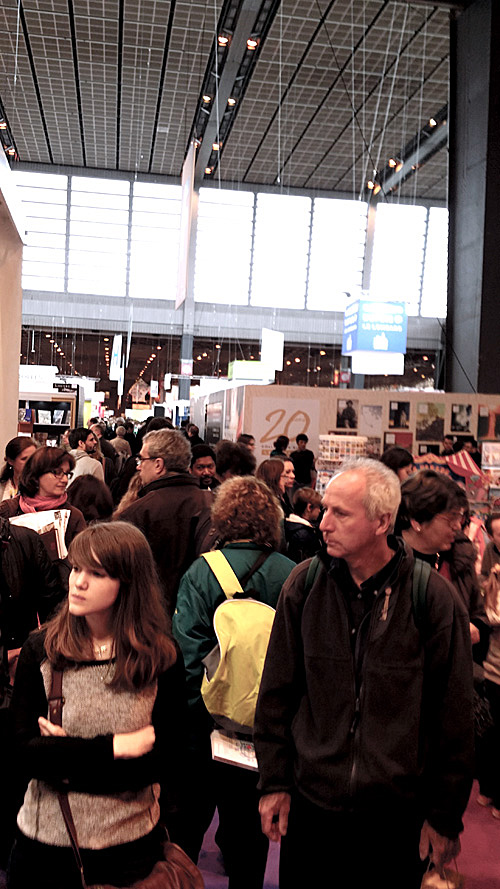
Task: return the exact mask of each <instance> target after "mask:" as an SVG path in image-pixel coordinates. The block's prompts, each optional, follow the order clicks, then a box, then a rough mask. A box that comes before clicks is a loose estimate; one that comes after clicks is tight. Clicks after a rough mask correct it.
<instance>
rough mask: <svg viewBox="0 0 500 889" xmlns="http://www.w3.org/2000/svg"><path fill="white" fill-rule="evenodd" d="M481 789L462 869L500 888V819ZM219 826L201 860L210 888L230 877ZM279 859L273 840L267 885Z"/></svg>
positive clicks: (472, 805)
mask: <svg viewBox="0 0 500 889" xmlns="http://www.w3.org/2000/svg"><path fill="white" fill-rule="evenodd" d="M477 792H478V791H477V786H476V785H474V789H473V792H472V795H471V799H470V802H469V805H468V808H467V811H466V813H465V816H464V824H465V831H464V833H463V834H462V852H461V854H460V857H459V858H458V869H459V871H460V873H462V874H464V876H465V878H466V881H465V889H500V821H495V819H494V818H493V817H492V815H491V812H490V810H489V809H485V808H482V807H481V806H478V804H477V803H476V796H477ZM216 817H217V816H216ZM216 828H217V821H216V819H214V821H213V823H212V825H211V827H210V829H209V830H208V831H207V834H206V836H205V841H204V843H203V850H202V853H201V856H200V862H199V865H200V868H201V871H202V873H203V878H204V880H205V886H206V889H226V887H227V877H225V876H224V872H223V869H222V865H221V862H220V859H219V857H218V851H219V850H218V848H217V846H216V844H215V840H214V835H215V831H216ZM278 860H279V847H278V845H276V844H271V848H270V852H269V858H268V861H267V870H266V879H265V884H264V889H277V887H278Z"/></svg>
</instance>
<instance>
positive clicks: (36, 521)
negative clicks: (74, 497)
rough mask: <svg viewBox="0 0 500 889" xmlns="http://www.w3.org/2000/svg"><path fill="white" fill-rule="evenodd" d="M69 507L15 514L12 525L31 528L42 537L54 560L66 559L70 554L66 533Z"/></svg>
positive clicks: (11, 521)
mask: <svg viewBox="0 0 500 889" xmlns="http://www.w3.org/2000/svg"><path fill="white" fill-rule="evenodd" d="M70 515H71V513H70V510H69V509H44V510H42V511H41V512H26V513H23V515H17V516H13V517H12V518H11V519H10V523H11V525H20V526H21V527H23V528H31V530H32V531H36V533H37V534H39V535H40V537H41V538H42V540H43V542H44V544H45V546H46V548H47V552H48V553H49V556H50V558H51V559H52V560H54V561H55V560H56V559H65V558H66V556H67V555H68V550H67V548H66V542H65V539H64V537H65V534H66V528H67V527H68V522H69V517H70Z"/></svg>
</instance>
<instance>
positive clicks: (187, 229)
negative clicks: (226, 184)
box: [175, 142, 196, 309]
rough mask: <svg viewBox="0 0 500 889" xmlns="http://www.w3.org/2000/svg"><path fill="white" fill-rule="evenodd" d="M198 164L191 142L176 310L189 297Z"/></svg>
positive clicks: (185, 176)
mask: <svg viewBox="0 0 500 889" xmlns="http://www.w3.org/2000/svg"><path fill="white" fill-rule="evenodd" d="M195 164H196V148H195V144H194V142H191V145H190V146H189V150H188V153H187V155H186V160H185V161H184V165H183V167H182V196H181V232H180V240H179V267H178V272H177V296H176V298H175V308H176V309H178V308H179V306H181V305H182V303H183V302H184V300H185V299H186V296H187V287H188V268H189V242H190V237H191V219H192V214H193V192H194V168H195Z"/></svg>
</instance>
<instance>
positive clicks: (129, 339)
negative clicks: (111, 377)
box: [125, 302, 134, 367]
mask: <svg viewBox="0 0 500 889" xmlns="http://www.w3.org/2000/svg"><path fill="white" fill-rule="evenodd" d="M133 321H134V304H133V302H131V303H130V309H129V313H128V330H127V357H126V358H125V367H128V363H129V360H130V346H131V344H132V324H133Z"/></svg>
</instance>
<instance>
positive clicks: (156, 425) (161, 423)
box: [144, 417, 174, 432]
mask: <svg viewBox="0 0 500 889" xmlns="http://www.w3.org/2000/svg"><path fill="white" fill-rule="evenodd" d="M173 428H174V427H173V425H172V421H171V420H169V419H168V417H150V418H149V420H146V424H145V426H144V429H145V432H158V429H173Z"/></svg>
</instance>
